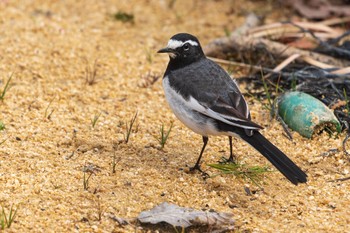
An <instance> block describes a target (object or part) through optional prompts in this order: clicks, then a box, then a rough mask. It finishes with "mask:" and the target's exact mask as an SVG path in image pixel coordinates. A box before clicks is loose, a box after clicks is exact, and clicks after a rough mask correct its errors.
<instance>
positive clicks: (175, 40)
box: [158, 33, 307, 185]
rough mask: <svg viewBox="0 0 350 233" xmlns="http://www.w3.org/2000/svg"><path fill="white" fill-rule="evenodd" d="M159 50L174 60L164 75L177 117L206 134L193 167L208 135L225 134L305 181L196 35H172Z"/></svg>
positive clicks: (291, 176) (290, 176) (297, 180)
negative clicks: (262, 132) (239, 140)
mask: <svg viewBox="0 0 350 233" xmlns="http://www.w3.org/2000/svg"><path fill="white" fill-rule="evenodd" d="M158 53H168V54H169V57H170V60H169V63H168V67H167V69H166V71H165V74H164V77H163V88H164V92H165V97H166V99H167V101H168V103H169V105H170V108H171V109H172V110H173V112H174V114H175V115H176V117H177V118H178V119H179V120H180V121H181V122H182V123H183V124H185V125H186V126H187V127H188V128H190V129H191V130H193V131H194V132H195V133H198V134H200V135H202V137H203V143H204V144H203V147H202V150H201V152H200V154H199V157H198V160H197V162H196V164H195V165H194V167H193V168H192V169H198V170H200V171H201V169H200V160H201V157H202V155H203V152H204V149H205V147H206V145H207V143H208V137H209V136H212V135H213V136H217V135H226V136H228V137H229V142H230V158H229V160H230V161H233V160H234V156H233V153H232V136H235V137H238V138H241V139H243V140H244V141H246V142H247V143H248V144H250V145H251V146H252V147H254V148H255V149H256V150H257V151H259V152H260V153H261V154H262V155H263V156H265V157H266V158H267V159H268V160H269V161H270V162H271V163H272V164H273V165H274V166H275V167H276V168H277V169H278V170H279V171H280V172H281V173H282V174H283V175H284V176H285V177H286V178H287V179H288V180H290V181H291V182H292V183H293V184H295V185H296V184H298V183H305V182H306V181H307V175H306V174H305V173H304V172H303V171H302V170H301V169H300V168H299V167H298V166H297V165H296V164H295V163H293V161H291V160H290V159H289V158H288V157H287V156H286V155H285V154H284V153H283V152H282V151H281V150H279V149H278V148H277V147H276V146H274V145H273V144H272V143H271V142H270V141H269V140H267V139H266V138H265V137H264V136H263V135H262V134H260V132H259V130H260V129H262V127H261V126H259V125H258V124H256V123H254V122H252V121H251V117H250V112H249V108H248V105H247V102H246V101H245V99H244V97H243V95H242V94H241V92H240V90H239V89H238V86H237V84H236V82H235V81H234V80H233V79H232V78H231V77H230V76H229V75H228V73H227V72H226V71H225V70H224V69H223V68H221V67H220V66H219V65H217V64H216V63H215V62H213V61H211V60H209V59H208V58H207V57H206V56H205V55H204V53H203V50H202V48H201V45H200V43H199V41H198V39H197V38H196V37H195V36H193V35H190V34H187V33H179V34H176V35H174V36H173V37H171V39H170V40H169V42H168V45H167V46H166V47H165V48H163V49H160V50H159V51H158Z"/></svg>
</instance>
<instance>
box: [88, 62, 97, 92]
mask: <svg viewBox="0 0 350 233" xmlns="http://www.w3.org/2000/svg"><path fill="white" fill-rule="evenodd" d="M85 62H86V66H85V82H86V83H87V84H88V85H90V86H92V85H94V84H95V83H97V70H98V69H97V68H98V63H97V59H95V61H94V64H93V66H92V67H91V66H90V64H89V61H88V59H87V58H85Z"/></svg>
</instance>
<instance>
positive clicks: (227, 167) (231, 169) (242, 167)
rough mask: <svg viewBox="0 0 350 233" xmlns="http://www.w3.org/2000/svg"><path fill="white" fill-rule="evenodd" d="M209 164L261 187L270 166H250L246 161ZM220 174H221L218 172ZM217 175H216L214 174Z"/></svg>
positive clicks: (222, 171)
mask: <svg viewBox="0 0 350 233" xmlns="http://www.w3.org/2000/svg"><path fill="white" fill-rule="evenodd" d="M208 166H210V167H212V168H215V169H217V170H219V171H220V172H221V174H228V175H234V176H236V177H238V178H240V179H244V180H249V181H251V182H252V183H253V184H255V185H256V186H258V187H259V188H262V187H261V186H260V184H261V181H262V178H263V175H264V174H265V173H267V172H270V171H269V168H268V167H267V166H266V167H260V166H248V165H247V164H244V163H240V162H237V163H227V162H222V163H221V162H220V163H218V164H208ZM218 175H219V174H218ZM214 176H216V175H214Z"/></svg>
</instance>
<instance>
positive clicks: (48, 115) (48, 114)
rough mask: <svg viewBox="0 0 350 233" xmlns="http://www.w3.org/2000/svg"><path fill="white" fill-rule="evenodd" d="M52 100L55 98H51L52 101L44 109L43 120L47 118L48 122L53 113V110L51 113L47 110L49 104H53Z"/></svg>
mask: <svg viewBox="0 0 350 233" xmlns="http://www.w3.org/2000/svg"><path fill="white" fill-rule="evenodd" d="M54 100H55V98H53V99H52V100H51V101H50V102H49V104H48V105H47V107H46V109H45V115H44V118H47V119H48V120H50V119H51V115H52V113H53V112H54V111H55V109H52V110H51V112H49V108H50V106H51V104H52V102H53V101H54Z"/></svg>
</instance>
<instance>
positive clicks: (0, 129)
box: [0, 121, 5, 131]
mask: <svg viewBox="0 0 350 233" xmlns="http://www.w3.org/2000/svg"><path fill="white" fill-rule="evenodd" d="M4 129H5V124H4V122H2V121H0V131H2V130H4Z"/></svg>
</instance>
